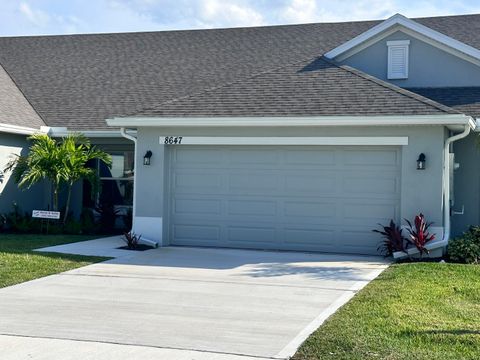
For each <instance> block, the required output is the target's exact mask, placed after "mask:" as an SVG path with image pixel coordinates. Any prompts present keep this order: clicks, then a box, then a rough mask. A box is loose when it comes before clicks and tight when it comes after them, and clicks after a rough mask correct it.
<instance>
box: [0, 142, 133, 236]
mask: <svg viewBox="0 0 480 360" xmlns="http://www.w3.org/2000/svg"><path fill="white" fill-rule="evenodd" d="M28 140H29V141H30V142H31V143H32V144H31V146H30V148H29V151H28V153H27V154H24V155H23V154H22V155H17V154H12V156H13V158H12V160H11V161H10V162H9V163H8V164H7V165H6V167H5V169H4V171H5V172H11V173H12V175H13V176H12V178H13V179H14V181H15V182H16V183H17V184H18V187H19V188H20V189H22V190H24V189H30V188H31V187H32V186H33V185H35V184H37V183H40V182H42V181H45V180H46V181H48V182H49V183H50V184H51V188H52V200H51V202H52V203H51V204H50V205H49V209H53V210H54V211H60V213H61V214H62V217H61V220H59V221H51V220H48V221H45V220H39V219H32V217H31V215H30V214H29V213H27V212H24V211H22V210H21V206H20V205H19V204H17V203H13V208H12V211H11V212H10V213H8V214H5V215H3V216H2V218H3V220H4V221H2V228H3V231H6V230H8V231H12V232H21V233H38V232H44V231H43V229H44V228H46V229H47V232H48V233H51V234H55V233H68V234H80V233H84V234H97V233H100V234H108V233H113V232H114V231H116V229H115V221H116V219H117V218H120V216H119V214H118V211H117V210H116V209H115V207H114V206H113V204H110V203H103V204H100V205H99V206H97V207H95V208H93V209H91V210H89V209H84V210H83V211H82V213H81V215H80V218H79V219H75V218H74V216H73V213H72V211H71V210H70V207H71V205H70V203H71V198H72V188H73V186H74V185H75V184H76V183H77V182H80V181H83V180H85V181H86V182H88V183H89V184H90V188H91V190H92V191H91V197H92V199H93V198H95V197H96V196H97V194H99V193H100V187H101V185H100V179H99V175H98V172H97V170H96V169H95V168H92V167H91V166H90V164H91V163H92V161H95V162H97V163H101V164H103V166H104V167H105V168H108V169H110V168H111V164H112V158H111V156H110V155H109V154H107V153H106V152H104V151H103V150H100V149H98V148H97V147H96V146H94V145H92V144H91V143H90V140H89V139H88V138H87V137H85V136H84V135H82V134H80V133H74V134H70V135H68V136H66V137H64V138H62V139H60V140H57V139H53V138H51V137H50V136H48V135H47V134H34V135H32V136H30V137H29V138H28ZM1 174H2V176H3V173H1ZM62 191H65V193H66V199H65V201H64V203H63V204H60V199H61V197H60V196H59V195H60V192H62ZM129 217H131V212H128V211H127V212H126V213H125V214H123V216H122V219H123V220H124V224H125V225H126V226H128V225H129V224H131V220H130V218H129ZM45 223H46V224H47V225H46V226H44V225H45ZM122 230H123V229H122Z"/></svg>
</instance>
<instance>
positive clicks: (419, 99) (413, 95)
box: [322, 57, 463, 114]
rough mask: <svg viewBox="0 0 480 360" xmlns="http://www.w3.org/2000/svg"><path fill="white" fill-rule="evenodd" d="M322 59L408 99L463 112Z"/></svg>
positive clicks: (449, 111)
mask: <svg viewBox="0 0 480 360" xmlns="http://www.w3.org/2000/svg"><path fill="white" fill-rule="evenodd" d="M322 59H324V60H325V61H326V62H328V63H330V64H332V65H334V66H336V67H338V68H340V69H343V70H345V71H348V72H350V73H351V74H354V75H356V76H358V77H361V78H363V79H365V80H368V81H371V82H373V83H375V84H377V85H379V86H382V87H384V88H387V89H389V90H392V91H395V92H396V93H398V94H400V95H403V96H406V97H408V98H410V99H413V100H416V101H420V102H422V103H424V104H426V105H429V106H432V107H434V108H436V109H438V110H441V111H443V112H445V113H450V114H451V113H456V114H463V113H462V112H460V111H457V110H455V109H453V108H451V107H449V106H446V105H443V104H440V103H439V102H436V101H434V100H432V99H429V98H427V97H425V96H422V95H419V94H417V93H414V92H412V91H409V90H406V89H404V88H401V87H399V86H397V85H393V84H391V83H389V82H386V81H384V80H381V79H379V78H376V77H375V76H372V75H369V74H367V73H365V72H363V71H361V70H358V69H355V68H353V67H351V66H348V65H340V64H338V63H336V62H334V61H332V60H330V59H327V58H325V57H322Z"/></svg>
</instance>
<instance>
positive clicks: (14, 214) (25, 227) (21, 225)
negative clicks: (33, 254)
mask: <svg viewBox="0 0 480 360" xmlns="http://www.w3.org/2000/svg"><path fill="white" fill-rule="evenodd" d="M5 219H6V221H5V224H6V227H7V228H8V229H9V230H10V231H13V232H18V233H32V232H38V231H39V229H40V222H39V221H36V219H32V216H31V215H30V214H29V213H27V212H25V213H23V212H22V210H21V208H20V206H18V205H17V204H16V203H13V204H12V211H11V212H9V213H8V214H7V215H6V216H5Z"/></svg>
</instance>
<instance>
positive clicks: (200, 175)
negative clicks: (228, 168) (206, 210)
mask: <svg viewBox="0 0 480 360" xmlns="http://www.w3.org/2000/svg"><path fill="white" fill-rule="evenodd" d="M173 184H174V186H175V191H176V192H177V193H194V194H196V193H199V192H200V193H206V192H208V193H219V192H221V191H222V177H221V176H220V175H219V174H215V173H206V172H204V171H202V172H199V171H178V172H177V173H176V174H175V176H174V177H173Z"/></svg>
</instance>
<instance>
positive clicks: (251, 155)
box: [229, 149, 281, 168]
mask: <svg viewBox="0 0 480 360" xmlns="http://www.w3.org/2000/svg"><path fill="white" fill-rule="evenodd" d="M280 156H281V154H279V152H278V151H277V150H269V149H264V150H263V151H258V150H250V149H235V150H230V154H229V163H230V164H231V165H247V168H251V167H252V166H253V167H254V166H255V165H268V166H271V165H272V164H278V163H279V160H280Z"/></svg>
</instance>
